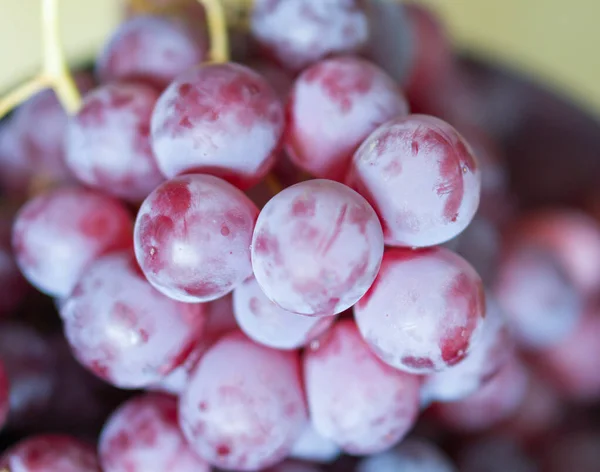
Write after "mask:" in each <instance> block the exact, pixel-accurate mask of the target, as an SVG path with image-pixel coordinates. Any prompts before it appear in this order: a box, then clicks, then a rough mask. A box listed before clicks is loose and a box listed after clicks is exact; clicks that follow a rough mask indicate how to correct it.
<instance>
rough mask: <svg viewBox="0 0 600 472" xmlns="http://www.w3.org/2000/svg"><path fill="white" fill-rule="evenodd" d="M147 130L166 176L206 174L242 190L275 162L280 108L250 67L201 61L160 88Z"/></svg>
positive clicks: (276, 100) (275, 95) (278, 142)
mask: <svg viewBox="0 0 600 472" xmlns="http://www.w3.org/2000/svg"><path fill="white" fill-rule="evenodd" d="M151 128H152V146H153V149H154V152H155V154H156V159H157V162H158V167H159V168H160V170H161V171H162V173H163V174H164V175H165V176H166V177H167V178H172V177H175V176H176V175H178V174H182V173H185V172H192V171H193V172H206V173H210V174H214V175H217V176H219V177H223V178H225V179H226V180H228V181H230V182H231V183H233V184H234V185H236V186H237V187H240V188H242V189H246V188H249V187H251V186H252V185H254V184H256V183H258V182H259V181H260V180H261V179H262V178H263V177H264V176H265V175H266V174H267V173H268V172H269V170H270V168H271V167H272V166H273V164H274V162H275V158H276V156H277V154H278V149H279V145H280V140H281V136H282V133H283V128H284V115H283V106H282V104H281V102H280V100H279V98H278V97H277V94H276V93H275V91H274V90H273V89H272V88H271V86H270V85H269V84H268V83H267V81H266V80H265V79H264V78H262V77H261V76H260V75H258V74H257V73H256V72H254V71H253V70H251V69H249V68H248V67H245V66H242V65H239V64H233V63H228V64H216V65H203V66H199V67H195V68H194V69H191V70H189V71H187V72H185V73H184V74H182V75H180V76H179V77H178V78H177V79H176V80H175V81H174V82H173V83H171V85H170V86H169V87H168V88H167V89H166V90H165V91H164V92H163V94H162V95H161V97H160V98H159V100H158V102H157V104H156V108H155V109H154V114H153V116H152V122H151Z"/></svg>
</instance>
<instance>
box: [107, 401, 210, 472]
mask: <svg viewBox="0 0 600 472" xmlns="http://www.w3.org/2000/svg"><path fill="white" fill-rule="evenodd" d="M98 450H99V457H100V463H101V464H102V470H103V471H104V472H148V471H152V470H156V471H165V472H166V471H169V470H172V471H174V472H175V471H177V472H209V470H210V467H209V466H208V464H207V463H206V462H204V461H203V460H202V459H200V458H199V457H198V456H196V455H195V454H194V453H193V452H192V451H191V450H190V449H189V447H188V445H187V443H186V441H185V438H184V437H183V434H182V433H181V430H180V429H179V424H178V422H177V400H176V399H175V398H174V397H169V396H166V395H159V394H146V395H142V396H138V397H135V398H133V399H131V400H129V401H128V402H126V403H125V404H123V405H122V406H121V407H120V408H119V409H118V410H117V411H115V412H114V413H113V414H112V415H111V417H110V418H109V419H108V421H107V423H106V424H105V426H104V428H103V430H102V434H101V436H100V440H99V445H98Z"/></svg>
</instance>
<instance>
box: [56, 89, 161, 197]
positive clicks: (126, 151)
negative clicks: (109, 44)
mask: <svg viewBox="0 0 600 472" xmlns="http://www.w3.org/2000/svg"><path fill="white" fill-rule="evenodd" d="M158 96H159V93H158V91H156V90H155V89H154V88H152V87H151V86H149V85H146V84H142V83H113V84H108V85H104V86H101V87H99V88H97V89H96V90H94V91H92V92H91V93H89V94H88V95H86V96H85V97H84V100H83V104H82V106H81V109H80V110H79V111H78V112H77V114H76V115H74V116H73V117H72V118H71V119H70V121H69V125H68V127H67V134H66V148H67V150H66V161H67V164H68V166H69V168H70V169H71V171H72V172H73V174H74V175H75V176H76V177H77V178H78V179H79V180H80V181H81V182H83V183H84V184H86V185H88V186H90V187H95V188H98V189H100V190H104V191H105V192H107V193H110V194H112V195H115V196H116V197H120V198H123V199H126V200H131V201H133V202H139V201H141V200H143V199H144V198H146V197H147V196H148V194H149V193H150V192H151V191H152V190H154V188H155V187H156V186H157V185H158V184H160V183H161V182H162V181H163V180H164V178H163V176H162V174H161V173H160V171H159V170H158V166H157V164H156V161H155V158H154V154H153V153H152V149H151V147H150V118H151V116H152V111H153V110H154V104H155V103H156V100H157V99H158Z"/></svg>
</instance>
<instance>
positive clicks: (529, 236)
mask: <svg viewBox="0 0 600 472" xmlns="http://www.w3.org/2000/svg"><path fill="white" fill-rule="evenodd" d="M516 232H517V234H516V235H515V237H516V238H518V239H519V240H521V241H527V242H528V243H529V244H532V245H536V246H539V247H544V248H547V249H548V251H550V252H552V253H553V254H554V255H555V256H556V257H557V258H558V259H559V261H560V263H561V264H562V265H563V267H564V268H565V271H566V273H567V275H568V276H569V278H570V279H571V280H572V281H573V283H574V285H575V287H576V288H577V289H578V290H579V291H580V292H581V293H583V294H585V295H591V296H593V295H595V294H596V293H598V291H599V290H600V224H598V223H597V222H595V221H594V220H593V219H592V218H590V217H589V216H588V215H586V214H584V213H580V212H578V211H575V210H561V209H556V210H547V211H542V212H538V213H536V214H531V215H527V216H526V217H524V218H523V219H522V221H521V222H520V223H519V224H518V227H517V229H516Z"/></svg>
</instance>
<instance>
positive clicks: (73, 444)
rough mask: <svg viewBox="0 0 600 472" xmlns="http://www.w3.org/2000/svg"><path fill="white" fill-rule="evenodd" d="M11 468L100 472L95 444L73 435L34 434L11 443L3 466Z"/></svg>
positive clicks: (17, 470)
mask: <svg viewBox="0 0 600 472" xmlns="http://www.w3.org/2000/svg"><path fill="white" fill-rule="evenodd" d="M2 467H4V468H5V469H6V470H8V471H10V472H58V471H60V472H101V471H100V465H99V464H98V458H97V457H96V453H95V452H94V449H93V447H92V446H90V445H88V444H86V443H84V442H81V441H79V440H78V439H75V438H73V437H70V436H63V435H54V434H48V435H38V436H31V437H29V438H27V439H24V440H22V441H21V442H19V443H17V444H16V445H14V446H12V447H10V448H9V449H8V450H7V451H5V452H4V454H3V455H2V457H1V458H0V470H2V469H1V468H2Z"/></svg>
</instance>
